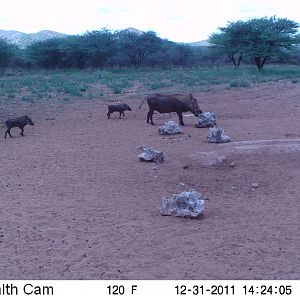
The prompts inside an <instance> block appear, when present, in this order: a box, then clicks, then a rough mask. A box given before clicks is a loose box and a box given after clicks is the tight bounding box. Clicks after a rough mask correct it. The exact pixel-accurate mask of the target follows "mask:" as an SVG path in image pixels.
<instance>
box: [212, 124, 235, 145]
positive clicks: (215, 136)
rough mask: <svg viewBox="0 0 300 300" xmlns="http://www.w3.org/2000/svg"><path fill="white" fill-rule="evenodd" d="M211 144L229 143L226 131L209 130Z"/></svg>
mask: <svg viewBox="0 0 300 300" xmlns="http://www.w3.org/2000/svg"><path fill="white" fill-rule="evenodd" d="M207 139H208V141H209V142H211V143H228V142H230V138H229V136H228V135H226V134H225V132H224V129H223V128H221V127H213V128H209V135H208V137H207Z"/></svg>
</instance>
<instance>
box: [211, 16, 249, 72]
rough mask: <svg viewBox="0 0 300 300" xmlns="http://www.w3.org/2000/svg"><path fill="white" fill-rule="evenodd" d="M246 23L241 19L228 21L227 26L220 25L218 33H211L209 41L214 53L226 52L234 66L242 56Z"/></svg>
mask: <svg viewBox="0 0 300 300" xmlns="http://www.w3.org/2000/svg"><path fill="white" fill-rule="evenodd" d="M245 27H246V24H245V23H244V22H242V21H237V22H229V24H228V26H227V27H220V28H219V30H220V33H213V34H212V35H211V36H210V37H209V43H210V44H212V45H213V49H214V50H215V52H216V53H219V54H223V53H225V54H227V55H228V57H229V59H230V60H231V61H232V63H233V64H234V66H235V67H238V66H239V65H240V63H241V60H242V57H243V48H242V46H243V44H244V41H243V34H244V32H245V29H246V28H245Z"/></svg>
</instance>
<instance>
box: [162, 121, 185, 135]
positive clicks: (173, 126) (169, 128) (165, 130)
mask: <svg viewBox="0 0 300 300" xmlns="http://www.w3.org/2000/svg"><path fill="white" fill-rule="evenodd" d="M158 133H159V134H166V135H168V134H179V133H181V128H180V126H179V125H178V124H177V123H176V122H174V121H168V122H166V123H165V124H164V125H163V126H160V127H159V128H158Z"/></svg>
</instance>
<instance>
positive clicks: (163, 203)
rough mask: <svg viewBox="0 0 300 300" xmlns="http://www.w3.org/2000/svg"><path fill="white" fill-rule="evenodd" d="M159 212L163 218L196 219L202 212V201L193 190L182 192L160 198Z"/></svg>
mask: <svg viewBox="0 0 300 300" xmlns="http://www.w3.org/2000/svg"><path fill="white" fill-rule="evenodd" d="M159 210H160V212H161V214H162V215H165V216H176V217H188V218H197V217H198V216H199V215H200V214H201V213H202V211H203V210H204V199H202V196H201V194H200V193H198V192H197V191H195V190H190V191H184V192H182V193H180V194H174V195H173V196H172V197H171V198H166V197H163V198H161V200H160V209H159Z"/></svg>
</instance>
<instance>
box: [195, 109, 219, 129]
mask: <svg viewBox="0 0 300 300" xmlns="http://www.w3.org/2000/svg"><path fill="white" fill-rule="evenodd" d="M216 124H217V119H216V115H215V114H214V113H211V112H208V111H207V112H203V113H201V114H199V115H198V123H197V124H196V127H198V128H207V127H213V126H215V125H216Z"/></svg>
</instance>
